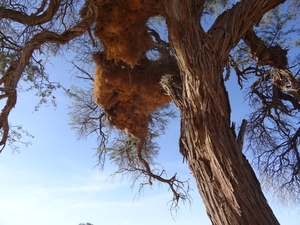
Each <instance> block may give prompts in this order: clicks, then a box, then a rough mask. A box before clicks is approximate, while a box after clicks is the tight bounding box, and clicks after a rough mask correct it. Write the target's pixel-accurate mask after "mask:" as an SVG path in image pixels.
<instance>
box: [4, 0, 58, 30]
mask: <svg viewBox="0 0 300 225" xmlns="http://www.w3.org/2000/svg"><path fill="white" fill-rule="evenodd" d="M60 3H61V0H50V3H49V6H48V9H47V10H45V11H44V13H43V14H41V15H39V16H37V15H38V14H39V11H40V10H41V9H42V8H43V7H44V5H45V1H43V2H42V5H41V7H40V8H39V9H37V12H36V13H33V14H31V15H27V14H25V13H24V12H17V11H14V10H11V9H6V8H4V7H0V18H6V19H10V20H13V21H16V22H19V23H22V24H26V25H29V26H34V25H40V24H43V23H46V22H48V21H50V20H52V19H53V16H54V15H55V13H56V12H57V10H58V8H59V6H60Z"/></svg>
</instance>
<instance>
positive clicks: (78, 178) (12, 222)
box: [0, 59, 300, 225]
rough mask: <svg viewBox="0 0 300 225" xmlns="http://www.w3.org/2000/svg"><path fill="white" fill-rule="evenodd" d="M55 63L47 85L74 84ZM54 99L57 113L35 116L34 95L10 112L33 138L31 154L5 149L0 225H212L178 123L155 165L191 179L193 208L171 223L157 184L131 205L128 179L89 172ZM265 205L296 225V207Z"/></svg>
mask: <svg viewBox="0 0 300 225" xmlns="http://www.w3.org/2000/svg"><path fill="white" fill-rule="evenodd" d="M59 61H60V60H59V59H58V60H56V61H54V62H55V65H56V67H55V68H54V67H53V66H49V73H51V75H52V78H53V79H54V80H55V79H58V80H61V82H62V83H63V84H65V85H66V86H70V85H71V84H72V83H77V84H79V83H78V81H76V80H75V79H74V78H72V76H71V75H70V67H69V66H68V65H67V64H65V63H63V62H59ZM231 79H233V78H231ZM233 86H234V87H236V88H235V91H234V92H230V93H231V96H232V97H233V101H232V111H233V118H234V120H235V121H237V122H240V121H241V120H242V119H243V118H244V116H245V113H247V109H246V108H244V107H245V103H244V102H243V101H242V100H241V97H242V93H241V92H238V86H237V85H236V84H234V85H233ZM55 96H56V98H57V101H58V107H57V108H53V107H51V106H49V107H42V108H41V109H40V110H39V111H38V112H34V105H35V103H36V102H37V101H38V99H37V98H36V97H34V96H33V93H21V94H20V95H19V98H18V103H17V106H16V107H15V109H14V110H13V111H12V114H11V122H12V123H14V124H22V125H23V127H24V128H25V129H27V130H28V131H29V132H30V133H31V134H32V135H34V138H33V139H31V140H30V141H31V142H32V145H30V146H29V147H23V146H21V149H20V153H18V152H15V153H14V154H13V153H12V150H11V149H9V148H6V149H5V150H4V151H3V152H2V154H1V155H0V180H1V185H0V225H20V224H22V225H41V224H42V225H53V224H64V225H78V224H79V223H83V222H90V223H93V224H94V225H100V224H105V225H136V224H143V225H150V224H151V225H153V224H164V225H174V224H177V225H185V224H189V225H196V224H197V225H209V224H210V221H209V219H208V218H207V216H206V213H205V208H204V207H203V205H202V200H201V198H200V196H199V194H198V192H197V188H196V186H195V183H194V181H193V178H192V177H191V175H190V172H189V170H188V168H187V165H186V164H182V163H181V162H182V158H181V156H180V154H179V153H178V148H177V143H178V129H179V122H178V120H174V121H172V123H171V124H170V126H169V129H168V131H167V134H166V135H165V136H164V137H162V138H161V139H160V140H159V143H160V146H161V155H160V158H159V162H160V163H161V164H162V165H164V168H165V169H166V170H167V171H177V172H178V174H179V176H180V177H182V178H183V179H188V178H190V179H191V180H190V184H191V186H192V188H193V189H194V192H192V193H191V194H192V198H193V202H192V204H191V205H189V204H185V205H180V210H179V211H178V213H177V215H176V216H175V218H173V217H172V216H171V214H170V212H169V205H167V202H168V201H169V200H170V198H171V193H170V192H168V190H167V188H166V187H164V186H160V185H154V187H153V188H152V189H146V190H145V191H144V192H143V193H142V195H141V196H140V198H139V199H136V198H135V195H136V193H137V187H136V188H133V189H131V188H130V186H131V183H130V182H128V181H127V180H126V179H123V180H122V181H121V180H120V179H119V178H116V179H114V180H112V179H110V178H109V175H110V174H111V173H112V172H114V171H115V169H116V168H114V166H112V165H107V167H105V169H104V171H100V170H99V168H97V167H94V166H95V165H96V163H97V158H96V157H95V156H94V155H95V151H94V150H93V147H95V142H94V141H93V140H92V139H88V140H86V141H78V140H76V135H75V132H74V131H72V130H71V129H70V126H69V125H68V121H69V118H68V117H67V106H68V104H69V99H68V98H67V97H66V96H65V95H64V94H63V93H62V92H59V91H58V92H57V93H56V94H55ZM25 140H26V138H25ZM170 174H171V172H170ZM269 203H270V204H271V206H272V208H273V210H274V212H275V214H276V216H277V217H278V219H279V221H280V222H281V224H282V225H299V221H300V215H299V208H298V209H291V208H289V207H284V206H283V205H278V204H274V201H273V200H272V199H271V198H270V199H269Z"/></svg>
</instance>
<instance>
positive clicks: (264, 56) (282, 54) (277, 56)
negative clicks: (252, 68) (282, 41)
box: [243, 28, 287, 69]
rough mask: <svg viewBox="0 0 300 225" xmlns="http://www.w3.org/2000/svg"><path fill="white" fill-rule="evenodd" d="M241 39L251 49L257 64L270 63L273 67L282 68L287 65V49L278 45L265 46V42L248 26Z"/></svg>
mask: <svg viewBox="0 0 300 225" xmlns="http://www.w3.org/2000/svg"><path fill="white" fill-rule="evenodd" d="M243 40H244V41H245V43H246V44H247V45H248V46H249V48H250V49H251V52H252V54H253V59H254V60H255V61H257V63H258V64H259V65H262V66H265V65H270V66H272V67H274V68H279V69H283V68H286V66H287V57H286V55H287V50H284V49H282V48H281V47H280V46H270V47H267V46H266V45H265V43H264V42H263V41H262V40H261V39H260V38H259V37H258V36H257V35H256V34H255V33H254V30H253V28H250V29H249V30H248V31H247V32H246V34H245V35H244V36H243Z"/></svg>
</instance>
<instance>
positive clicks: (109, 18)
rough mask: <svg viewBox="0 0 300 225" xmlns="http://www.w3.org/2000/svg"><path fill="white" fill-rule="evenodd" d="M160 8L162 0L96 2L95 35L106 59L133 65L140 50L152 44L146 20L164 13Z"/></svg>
mask: <svg viewBox="0 0 300 225" xmlns="http://www.w3.org/2000/svg"><path fill="white" fill-rule="evenodd" d="M163 11H164V10H163V6H162V3H161V0H130V1H128V0H113V1H112V0H110V1H108V0H106V1H105V0H103V1H97V2H96V13H97V18H96V26H95V30H94V34H95V36H96V37H97V38H99V39H100V41H101V43H102V45H103V47H104V51H105V53H106V56H107V59H115V60H116V61H120V60H122V61H124V62H125V63H127V64H129V65H131V66H132V67H133V66H134V65H135V64H136V63H137V61H138V60H139V58H140V55H141V53H144V52H146V51H148V50H149V49H150V48H151V47H152V46H153V41H152V38H151V36H150V34H149V33H148V31H147V26H146V24H147V21H148V20H149V18H150V17H153V16H157V15H163Z"/></svg>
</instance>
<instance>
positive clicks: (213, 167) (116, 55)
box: [0, 0, 300, 225]
mask: <svg viewBox="0 0 300 225" xmlns="http://www.w3.org/2000/svg"><path fill="white" fill-rule="evenodd" d="M284 2H285V1H282V0H265V1H260V0H253V1H246V0H244V1H240V2H238V3H236V4H235V5H232V6H231V7H229V3H230V2H227V1H204V0H185V1H178V0H165V1H163V0H161V1H152V0H146V1H138V0H135V1H130V2H128V1H122V0H116V1H108V0H103V1H101V0H99V1H91V0H87V1H86V2H85V3H84V5H83V3H82V2H81V1H79V0H78V1H76V0H63V1H60V0H51V1H42V2H41V4H40V6H39V8H34V7H29V6H30V5H31V4H30V3H29V2H27V1H26V0H24V1H23V2H22V3H18V2H15V1H9V2H8V1H7V2H6V1H4V2H3V3H1V7H0V17H1V18H4V20H2V21H1V22H0V26H1V28H2V30H3V32H1V33H0V35H1V42H2V46H3V47H2V55H1V62H2V67H1V69H2V74H3V75H2V78H1V79H0V84H1V85H2V86H3V87H2V88H1V91H2V93H3V94H2V95H1V99H7V101H6V104H5V106H4V108H3V110H2V113H1V117H0V124H1V128H2V130H3V136H2V140H1V142H0V144H1V145H5V143H6V141H7V140H8V134H9V124H8V116H9V113H10V111H11V110H12V108H13V107H14V105H15V104H16V95H17V92H16V87H17V84H18V82H19V80H20V79H21V77H22V76H23V77H25V78H26V77H28V79H27V80H29V81H30V82H32V83H33V84H35V83H37V82H36V81H37V80H38V79H42V82H41V83H40V84H38V85H37V88H38V90H42V91H40V92H39V93H41V97H47V96H50V97H51V94H49V92H50V93H51V92H52V90H53V89H55V88H56V87H57V86H55V85H53V84H52V83H51V82H50V81H49V79H48V76H46V75H45V73H44V71H43V64H42V62H40V61H38V60H36V59H35V57H34V55H33V53H34V52H35V51H37V50H40V51H50V50H51V51H55V52H56V51H59V50H60V51H62V50H65V49H64V48H59V47H58V45H59V44H67V43H69V45H70V46H76V41H78V42H80V40H82V39H80V38H78V37H79V36H80V35H85V37H86V38H88V39H89V40H91V44H93V45H94V47H93V48H92V49H98V50H97V51H98V53H97V54H94V59H95V62H96V74H95V79H94V78H92V77H91V76H89V75H88V78H89V79H93V80H94V83H95V88H94V94H95V101H96V102H97V104H98V105H100V106H101V107H102V110H103V111H101V110H100V111H99V112H97V110H99V109H98V108H97V107H96V106H95V107H93V106H92V105H90V104H87V107H91V108H90V109H89V110H91V112H96V116H95V117H93V114H88V115H87V118H92V120H91V121H97V124H96V125H99V124H100V129H97V131H99V135H100V139H99V140H100V142H99V146H100V147H101V146H104V147H103V148H102V147H101V148H100V149H101V151H100V152H99V155H100V156H101V155H103V154H105V153H107V150H108V149H109V148H107V147H106V145H105V140H106V139H105V134H104V133H102V129H101V128H102V125H103V120H104V119H107V120H109V121H110V123H111V124H112V125H114V126H115V127H117V128H119V129H122V130H126V131H127V132H128V133H130V134H131V135H132V136H128V135H124V133H123V136H120V137H121V142H122V144H121V147H117V149H119V150H120V151H116V152H117V153H119V155H116V154H115V153H116V152H114V151H111V152H110V153H109V154H110V156H111V157H112V159H117V160H116V162H118V163H119V162H122V159H124V157H126V159H127V161H126V163H125V164H124V163H123V164H120V165H121V166H123V165H125V166H129V167H124V168H125V169H127V170H126V171H130V170H128V169H130V168H133V172H136V171H140V172H141V174H143V175H146V176H148V177H149V180H148V183H150V184H151V182H152V180H159V181H162V182H165V183H167V184H168V185H169V186H170V188H171V189H172V188H173V189H172V191H173V194H174V197H173V199H174V200H175V202H176V201H177V202H178V200H180V199H185V198H186V195H181V194H180V193H182V192H180V191H181V190H182V189H181V188H182V187H183V186H184V183H181V181H178V180H177V178H176V176H173V177H171V178H170V179H167V178H163V177H162V175H164V174H160V173H155V172H153V169H152V168H151V157H148V156H149V154H147V153H149V152H148V150H149V149H152V150H153V149H154V148H153V145H147V144H149V143H151V140H152V139H151V138H150V140H149V134H150V137H151V132H148V131H149V130H150V129H149V124H151V118H152V115H153V112H154V111H155V110H156V109H157V108H158V107H160V106H162V105H164V104H166V103H168V102H170V101H171V100H172V101H173V102H174V103H175V105H176V106H177V107H178V109H179V111H180V118H181V136H180V143H179V148H180V152H181V153H182V155H183V157H184V159H185V160H186V161H187V163H188V166H189V168H190V170H191V172H192V174H193V176H194V177H195V180H196V183H197V187H198V189H199V193H200V195H201V196H202V199H203V201H204V203H205V206H206V209H207V213H208V216H209V217H210V219H211V221H212V224H264V225H265V224H272V225H273V224H279V223H278V221H277V219H276V218H275V216H274V215H273V212H272V210H271V209H270V207H269V206H268V204H267V201H266V199H265V197H264V195H263V193H262V190H261V187H260V183H259V181H258V180H257V178H256V175H255V173H254V172H253V169H252V168H251V166H250V164H249V163H248V161H247V159H246V157H245V156H244V154H243V152H242V148H243V137H244V134H245V127H246V122H244V123H243V124H242V126H241V129H240V132H239V134H238V135H236V133H235V127H234V124H233V123H231V118H230V113H231V109H230V102H229V98H228V94H227V90H226V87H225V83H224V82H225V80H226V79H228V77H229V75H230V68H231V69H233V70H234V71H235V73H236V75H237V76H238V80H239V84H240V85H241V86H242V85H243V80H244V79H246V78H247V79H249V80H252V81H253V84H252V85H251V89H250V92H249V97H250V100H251V102H252V104H253V106H254V108H255V109H256V111H254V113H253V114H251V116H250V120H249V124H250V125H249V127H250V129H249V131H248V137H249V138H250V139H249V140H250V142H249V143H250V146H251V147H252V148H253V149H261V150H260V151H255V153H256V154H257V157H258V159H259V161H258V162H259V164H258V165H261V164H260V163H261V162H262V165H263V170H262V172H265V173H264V174H266V176H268V177H269V176H270V175H276V176H277V177H276V178H277V180H278V181H279V180H281V179H280V178H282V180H283V182H282V184H283V185H285V186H286V187H291V189H293V188H295V187H298V188H299V179H300V178H299V162H300V160H299V159H300V157H299V150H298V142H299V135H300V132H299V127H297V125H294V121H295V120H296V119H298V112H299V96H300V95H299V90H300V89H299V78H298V77H299V70H298V68H299V67H297V66H298V65H299V63H298V62H297V63H294V66H293V65H292V66H290V65H289V64H288V60H287V49H285V48H284V45H285V44H287V43H289V42H290V40H287V39H285V36H286V35H288V34H295V33H296V32H298V30H297V29H295V28H293V27H289V26H286V24H287V22H290V21H291V20H292V19H294V18H296V17H297V10H296V11H290V10H291V7H289V6H290V5H288V3H287V4H286V5H284V6H283V7H281V8H279V6H280V4H281V3H284ZM78 3H81V5H80V6H78ZM227 4H228V5H227ZM289 4H292V2H290V3H289ZM293 7H299V2H298V1H294V2H293ZM222 9H225V10H223V12H222V13H219V12H218V10H222ZM79 10H80V15H81V18H82V19H80V18H79V14H76V12H77V13H78V11H79ZM270 10H273V11H272V12H271V13H269V11H270ZM280 10H282V11H280ZM284 10H285V11H284ZM206 14H208V15H212V14H217V17H216V19H215V21H214V22H213V24H212V25H211V26H210V28H209V29H208V30H207V31H205V30H204V28H203V25H202V24H203V23H199V21H203V20H204V19H205V17H206ZM276 15H277V18H276ZM153 16H162V17H164V18H165V20H166V24H167V29H168V32H169V43H167V42H166V41H163V40H162V39H161V38H160V37H159V34H158V32H156V31H155V30H153V29H148V28H147V21H148V20H149V18H151V17H153ZM11 21H13V24H11V23H10V22H11ZM275 21H277V23H275ZM284 27H288V30H287V31H286V32H285V33H283V29H284ZM91 28H93V30H94V33H92V32H91V31H90V29H91ZM18 34H20V35H18ZM94 36H95V37H96V38H97V39H96V38H95V37H94ZM17 37H18V38H17ZM73 39H74V40H73ZM85 40H86V39H85ZM97 40H100V42H101V47H98V46H99V45H98V44H99V43H98V41H97ZM78 42H77V43H78ZM49 43H54V45H48V44H49ZM84 43H85V44H86V42H84ZM295 43H296V44H297V43H298V45H299V40H298V42H297V40H296V42H295ZM81 46H83V48H84V50H82V49H79V53H80V51H82V52H81V53H82V55H86V53H87V52H86V51H85V50H86V49H89V48H85V45H81ZM102 47H103V48H102ZM43 48H46V49H43ZM90 49H91V47H90ZM77 50H78V49H76V50H75V51H77ZM149 50H156V53H157V54H158V55H159V57H158V59H153V58H151V57H149V56H147V52H148V51H149ZM170 50H171V51H172V52H170ZM83 53H84V54H83ZM90 53H91V52H90ZM297 60H298V61H299V58H298V59H297ZM25 68H27V70H28V72H27V71H26V70H25ZM79 68H80V67H79ZM224 68H225V69H226V71H225V73H224V72H223V70H224ZM81 71H82V72H84V70H83V69H81ZM22 74H23V75H22ZM30 74H31V76H29V75H30ZM86 74H88V73H86ZM145 74H146V75H147V76H145ZM32 75H36V77H32ZM125 75H127V76H125ZM150 75H151V76H150ZM223 75H224V76H225V77H223ZM251 76H253V77H251ZM29 78H30V79H29ZM128 81H129V83H128ZM126 82H127V83H126ZM159 82H160V83H161V85H162V87H163V88H164V90H165V92H166V93H167V94H168V96H166V95H165V93H164V92H163V90H161V88H160V87H159V85H158V83H159ZM50 84H51V85H50ZM128 86H129V88H128ZM49 89H50V90H51V91H48V90H49ZM149 89H150V90H149ZM149 92H150V94H149ZM47 93H48V95H47ZM77 93H78V92H77ZM69 94H70V96H73V98H74V99H76V98H77V97H78V95H73V94H74V93H72V92H69ZM79 97H80V95H79ZM88 102H89V101H88ZM266 121H267V122H266ZM82 124H85V125H86V126H87V127H88V126H90V124H91V123H90V122H87V121H84V122H83V123H82ZM94 127H95V126H94V125H93V126H91V128H92V129H93V128H94ZM85 131H86V130H85ZM85 131H84V132H85ZM123 137H124V138H123ZM278 137H280V139H279V138H278ZM149 141H150V142H149ZM101 144H104V145H101ZM124 146H125V147H124ZM147 146H152V147H147ZM261 146H264V147H267V149H263V148H261ZM133 147H134V148H133ZM123 150H124V151H123ZM128 150H129V154H127V153H128ZM122 154H123V156H122ZM128 155H129V156H128ZM119 156H121V157H119ZM137 159H138V160H137ZM120 160H121V161H120ZM121 168H123V167H121ZM176 187H178V188H179V189H176ZM183 193H185V192H183ZM296 193H299V192H296ZM296 195H297V194H296ZM298 197H299V195H298Z"/></svg>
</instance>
